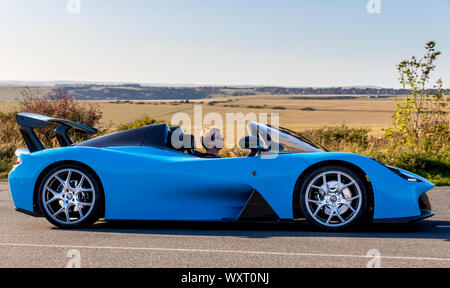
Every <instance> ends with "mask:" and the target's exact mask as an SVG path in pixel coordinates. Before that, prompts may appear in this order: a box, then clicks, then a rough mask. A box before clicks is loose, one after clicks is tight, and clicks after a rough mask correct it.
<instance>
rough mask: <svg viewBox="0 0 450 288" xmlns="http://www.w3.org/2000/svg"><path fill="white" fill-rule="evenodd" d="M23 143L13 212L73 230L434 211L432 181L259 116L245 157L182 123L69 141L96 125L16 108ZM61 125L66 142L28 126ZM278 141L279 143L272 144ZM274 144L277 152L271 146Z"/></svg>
mask: <svg viewBox="0 0 450 288" xmlns="http://www.w3.org/2000/svg"><path fill="white" fill-rule="evenodd" d="M16 118H17V122H18V124H19V126H20V131H21V133H22V135H23V138H24V140H25V142H26V144H27V146H28V148H27V149H20V150H17V152H16V155H17V157H18V159H17V165H15V166H14V168H13V170H12V171H11V173H10V174H9V185H10V189H11V194H12V198H13V201H14V205H15V207H16V209H17V210H18V211H21V212H26V213H29V214H33V215H43V216H45V217H46V218H47V219H48V221H50V222H51V223H53V224H54V225H56V226H59V227H64V228H78V227H82V226H87V225H90V224H92V223H94V222H95V221H97V220H98V219H99V218H105V219H106V220H115V219H117V220H119V219H120V220H188V221H197V220H198V221H292V220H295V219H299V218H306V219H307V220H308V221H309V222H311V223H313V224H314V225H317V226H319V227H320V228H323V229H327V230H341V229H345V228H348V227H350V226H354V225H356V224H362V223H371V222H409V221H413V220H419V219H423V218H427V217H430V216H432V215H434V213H433V212H431V207H430V203H429V201H428V198H427V196H426V194H425V193H426V192H427V191H428V190H430V189H432V188H433V187H434V186H433V184H432V183H430V182H429V181H427V180H426V179H424V178H422V177H420V176H418V175H414V174H412V173H410V172H407V171H404V170H401V169H398V168H394V167H389V166H385V165H383V164H381V163H379V162H377V161H376V160H374V159H371V158H367V157H364V156H360V155H355V154H349V153H334V152H326V150H325V149H324V148H322V147H320V146H319V145H315V144H314V143H312V142H311V141H309V140H308V139H306V138H304V137H303V136H302V135H300V134H299V133H295V132H293V131H291V130H288V129H285V128H281V127H271V126H269V125H263V124H260V123H256V122H250V123H249V134H250V135H249V136H245V137H244V138H242V139H241V140H240V141H239V145H240V146H241V148H243V149H248V150H249V153H248V156H247V157H235V158H205V157H203V153H201V152H199V151H197V150H196V147H195V141H194V140H195V139H194V137H193V135H189V134H187V133H184V132H183V129H182V128H181V127H170V126H169V125H168V124H154V125H149V126H144V127H141V128H137V129H132V130H127V131H122V132H116V133H112V134H109V135H106V136H102V137H97V138H93V139H91V140H87V141H84V142H80V143H77V144H73V143H72V141H71V140H70V138H69V137H68V131H69V130H71V129H72V130H74V131H78V132H81V133H90V134H95V133H96V132H97V131H96V129H93V128H90V127H87V126H85V125H81V124H79V123H75V122H71V121H68V120H63V119H55V118H51V117H46V116H42V115H38V114H32V113H19V114H17V117H16ZM48 123H57V124H59V126H58V128H57V129H56V130H55V135H56V138H57V140H58V141H59V143H60V145H61V146H62V147H60V148H53V149H45V147H44V146H43V145H42V143H41V142H40V141H39V138H38V137H37V136H36V134H35V132H34V129H36V128H44V127H46V126H47V125H48ZM275 140H276V141H275ZM275 148H276V149H275Z"/></svg>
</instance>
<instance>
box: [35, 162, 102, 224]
mask: <svg viewBox="0 0 450 288" xmlns="http://www.w3.org/2000/svg"><path fill="white" fill-rule="evenodd" d="M66 164H72V165H76V166H80V167H82V168H84V169H86V170H88V171H89V172H90V173H91V174H92V175H93V176H94V177H95V180H97V182H98V185H99V187H100V195H101V196H102V197H103V198H102V200H103V201H102V202H101V203H102V206H101V209H102V210H101V213H100V215H101V217H104V216H105V192H104V189H103V183H102V181H101V179H100V177H99V176H98V174H97V173H96V172H95V170H94V169H92V168H91V167H90V166H88V165H86V164H84V163H82V162H79V161H73V160H64V161H58V162H55V163H52V164H50V165H48V166H47V167H45V168H44V169H43V170H42V171H41V173H40V174H39V176H38V178H37V180H36V182H35V183H34V189H33V210H34V212H38V213H40V214H42V212H41V210H40V208H39V203H38V193H39V191H38V190H39V187H40V185H41V182H42V181H43V179H44V177H45V175H46V174H47V172H48V171H50V170H51V169H53V168H55V167H57V166H60V165H66Z"/></svg>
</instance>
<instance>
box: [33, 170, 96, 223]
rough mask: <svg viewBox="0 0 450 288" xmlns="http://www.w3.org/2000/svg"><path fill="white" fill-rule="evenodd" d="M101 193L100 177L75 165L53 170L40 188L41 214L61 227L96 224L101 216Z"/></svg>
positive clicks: (48, 173) (45, 177) (46, 176)
mask: <svg viewBox="0 0 450 288" xmlns="http://www.w3.org/2000/svg"><path fill="white" fill-rule="evenodd" d="M102 196H103V195H102V192H101V190H100V183H98V180H97V178H96V177H94V175H92V173H91V172H90V171H89V170H87V169H85V168H83V167H81V166H78V165H73V164H63V165H59V166H57V167H54V168H52V169H50V170H49V171H48V172H47V173H46V174H45V176H44V177H43V180H42V182H41V184H40V186H39V190H38V202H39V207H40V209H41V212H42V214H43V215H44V216H45V218H47V220H48V221H49V222H50V223H52V224H53V225H55V226H58V227H60V228H82V227H86V226H89V225H92V224H93V223H95V222H96V221H97V220H98V219H99V218H100V214H101V210H102V209H101V207H102V202H103V197H102Z"/></svg>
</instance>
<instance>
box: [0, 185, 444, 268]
mask: <svg viewBox="0 0 450 288" xmlns="http://www.w3.org/2000/svg"><path fill="white" fill-rule="evenodd" d="M429 197H430V200H431V203H432V205H433V210H434V211H435V212H436V216H434V217H432V218H430V219H429V220H424V221H421V222H416V223H413V224H407V225H392V224H391V225H373V226H371V227H368V228H364V230H359V231H354V232H346V233H324V232H320V231H318V230H316V229H315V228H313V227H312V226H310V225H308V224H307V223H305V222H303V221H299V222H298V223H282V224H236V223H214V224H211V223H190V222H189V223H186V222H152V221H145V222H128V221H127V222H115V221H114V222H99V223H98V224H96V225H95V227H93V228H92V229H86V230H75V231H74V230H61V229H57V228H55V227H53V226H52V225H51V224H50V223H48V222H47V221H46V220H45V218H34V217H31V216H28V215H25V214H22V213H19V212H16V211H15V210H14V208H13V204H12V201H11V197H10V195H9V189H8V184H7V183H0V267H66V266H67V264H68V263H70V264H71V265H78V263H79V264H80V266H81V267H245V268H250V267H367V265H368V263H370V264H371V265H372V266H373V265H378V264H379V265H380V266H381V267H450V242H449V241H450V187H441V188H435V189H434V190H433V191H431V192H430V193H429Z"/></svg>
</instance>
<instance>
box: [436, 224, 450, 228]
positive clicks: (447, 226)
mask: <svg viewBox="0 0 450 288" xmlns="http://www.w3.org/2000/svg"><path fill="white" fill-rule="evenodd" d="M436 227H437V228H450V225H437V226H436Z"/></svg>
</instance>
